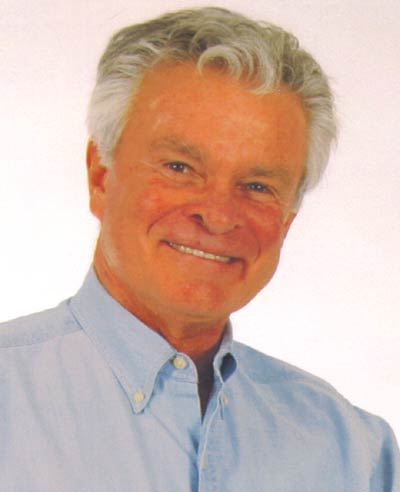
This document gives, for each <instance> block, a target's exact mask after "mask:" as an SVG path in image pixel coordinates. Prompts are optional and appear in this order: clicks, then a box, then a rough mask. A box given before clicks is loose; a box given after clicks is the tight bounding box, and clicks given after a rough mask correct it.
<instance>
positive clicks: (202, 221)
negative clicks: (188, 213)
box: [192, 214, 204, 224]
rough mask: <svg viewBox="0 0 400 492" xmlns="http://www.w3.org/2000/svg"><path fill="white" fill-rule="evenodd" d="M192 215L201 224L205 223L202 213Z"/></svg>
mask: <svg viewBox="0 0 400 492" xmlns="http://www.w3.org/2000/svg"><path fill="white" fill-rule="evenodd" d="M192 217H193V218H194V219H195V220H196V221H197V222H200V223H201V224H204V219H203V216H202V215H200V214H193V215H192Z"/></svg>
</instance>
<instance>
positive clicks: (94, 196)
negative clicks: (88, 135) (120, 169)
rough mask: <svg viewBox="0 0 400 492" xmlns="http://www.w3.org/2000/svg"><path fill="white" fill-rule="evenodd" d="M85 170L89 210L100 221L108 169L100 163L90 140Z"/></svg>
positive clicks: (102, 212)
mask: <svg viewBox="0 0 400 492" xmlns="http://www.w3.org/2000/svg"><path fill="white" fill-rule="evenodd" d="M86 168H87V176H88V186H89V198H90V210H91V212H92V214H93V215H94V216H95V217H97V218H98V219H99V220H100V221H101V220H102V219H103V214H104V207H105V180H106V176H107V171H108V169H107V167H105V166H104V165H103V164H102V163H101V160H100V156H99V153H98V149H97V146H96V144H95V143H94V142H93V141H92V140H89V142H88V145H87V149H86Z"/></svg>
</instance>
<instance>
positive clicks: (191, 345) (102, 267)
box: [94, 249, 227, 380]
mask: <svg viewBox="0 0 400 492" xmlns="http://www.w3.org/2000/svg"><path fill="white" fill-rule="evenodd" d="M94 267H95V271H96V274H97V277H98V278H99V280H100V282H101V283H102V285H103V286H104V287H105V288H106V289H107V291H108V292H109V294H110V295H111V296H112V297H114V299H115V300H117V301H118V302H119V303H120V304H121V305H122V306H124V308H125V309H127V310H128V311H129V312H131V313H132V314H134V315H135V316H136V317H137V318H138V319H140V320H141V321H142V322H143V323H144V324H145V325H147V326H148V327H149V328H151V329H152V330H154V331H155V332H157V333H158V334H159V335H161V336H162V337H163V338H164V339H166V340H167V341H168V342H169V343H170V345H172V346H173V347H174V348H175V349H176V350H177V351H179V352H182V353H185V354H186V355H188V356H189V357H190V358H191V359H192V360H193V362H194V363H195V365H196V367H197V370H198V374H199V380H202V379H203V378H204V379H207V378H208V377H209V374H210V372H211V373H212V362H213V359H214V355H215V353H216V352H217V350H218V347H219V343H220V341H221V337H222V334H223V331H224V328H225V325H226V322H227V319H225V318H224V319H217V320H216V319H212V318H210V319H197V318H193V317H192V316H191V313H181V312H176V311H174V310H173V306H168V307H163V306H162V305H161V303H160V304H157V306H154V307H152V306H148V305H146V303H145V302H142V301H141V300H140V298H138V297H137V296H136V295H135V293H132V292H127V289H126V288H124V286H123V285H122V284H121V282H120V281H119V280H118V278H116V276H115V275H114V274H113V272H112V270H111V269H110V268H108V265H107V262H106V261H105V259H104V258H103V256H102V255H101V254H99V251H98V250H97V249H96V252H95V258H94Z"/></svg>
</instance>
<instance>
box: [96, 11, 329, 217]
mask: <svg viewBox="0 0 400 492" xmlns="http://www.w3.org/2000/svg"><path fill="white" fill-rule="evenodd" d="M164 60H177V61H193V62H195V63H196V65H197V68H198V70H199V71H201V69H202V67H204V66H213V67H215V68H217V69H218V70H220V71H222V72H225V73H227V74H229V75H230V76H232V77H235V78H236V79H239V80H246V81H251V82H252V83H253V86H254V88H253V89H252V92H254V93H255V94H260V95H261V94H266V93H268V92H273V91H275V90H276V89H277V88H278V86H279V85H280V84H286V85H287V86H288V87H289V88H290V89H291V90H292V91H293V92H294V93H296V94H297V95H298V96H299V97H300V99H301V101H302V103H303V107H304V108H305V111H306V115H307V121H308V154H307V162H306V168H305V173H304V176H303V179H302V182H301V184H300V187H299V190H298V198H297V203H296V207H295V208H298V206H299V205H300V203H301V200H302V197H303V194H304V192H305V191H307V190H308V189H310V188H312V187H313V186H315V185H316V184H317V183H318V181H319V180H320V178H321V176H322V174H323V172H324V170H325V168H326V165H327V163H328V159H329V154H330V150H331V147H332V143H333V142H334V141H335V140H336V132H337V129H336V120H335V113H334V103H333V94H332V91H331V89H330V87H329V83H328V79H327V77H326V75H325V74H324V72H323V71H322V69H321V67H320V66H319V64H318V63H317V62H316V61H315V60H314V58H313V57H312V56H311V55H310V54H309V53H307V52H306V51H305V50H304V49H302V48H301V47H300V45H299V42H298V40H297V38H296V37H295V36H293V35H292V34H290V33H288V32H286V31H285V30H283V29H282V28H280V27H278V26H275V25H273V24H270V23H266V22H254V21H252V20H250V19H248V18H246V17H244V16H243V15H241V14H238V13H235V12H231V11H229V10H226V9H222V8H216V7H207V8H200V9H191V10H180V11H177V12H172V13H167V14H165V15H163V16H161V17H158V18H156V19H153V20H150V21H148V22H145V23H143V24H137V25H132V26H129V27H126V28H124V29H122V30H120V31H119V32H117V33H116V34H114V36H113V37H112V38H111V40H110V42H109V44H108V46H107V48H106V50H105V52H104V54H103V55H102V57H101V59H100V62H99V65H98V72H97V80H96V85H95V87H94V90H93V93H92V97H91V100H90V104H89V111H88V120H87V121H88V130H89V134H90V137H91V138H92V139H93V141H94V142H95V143H96V145H97V147H98V150H99V155H100V159H101V161H102V163H103V164H104V165H105V166H110V165H111V164H112V161H113V154H114V151H115V149H116V146H117V144H118V141H119V138H120V136H121V133H122V131H123V129H124V126H125V123H126V117H127V113H128V111H129V108H130V104H131V101H132V99H133V97H134V95H135V91H136V90H137V89H138V87H139V84H140V82H141V80H142V78H143V75H144V73H145V71H146V70H147V69H149V68H150V67H153V66H154V65H156V64H157V63H159V62H161V61H164Z"/></svg>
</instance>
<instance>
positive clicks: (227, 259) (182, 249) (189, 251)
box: [168, 242, 232, 263]
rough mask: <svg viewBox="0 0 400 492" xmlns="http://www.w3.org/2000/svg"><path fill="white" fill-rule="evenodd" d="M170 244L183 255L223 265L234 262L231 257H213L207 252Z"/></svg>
mask: <svg viewBox="0 0 400 492" xmlns="http://www.w3.org/2000/svg"><path fill="white" fill-rule="evenodd" d="M168 244H169V245H170V246H171V247H172V248H174V249H176V250H178V251H180V252H181V253H186V254H189V255H194V256H198V257H199V258H205V259H206V260H214V261H221V262H222V263H229V262H230V261H231V260H232V258H231V257H230V256H221V255H213V254H212V253H207V252H206V251H201V250H200V249H193V248H189V247H188V246H182V245H181V244H176V243H171V242H168Z"/></svg>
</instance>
